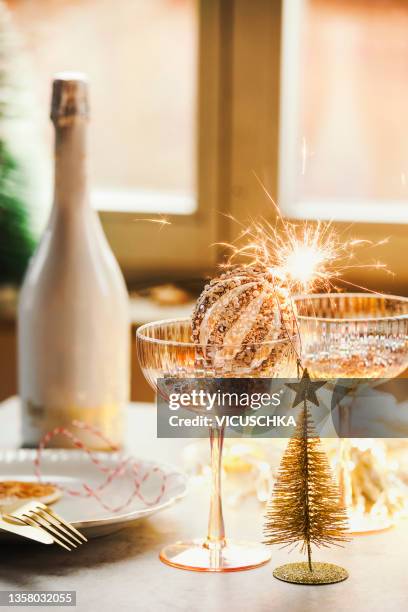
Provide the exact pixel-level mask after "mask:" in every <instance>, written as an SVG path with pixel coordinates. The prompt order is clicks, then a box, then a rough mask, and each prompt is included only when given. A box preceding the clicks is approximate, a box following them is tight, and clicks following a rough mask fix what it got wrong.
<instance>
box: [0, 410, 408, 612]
mask: <svg viewBox="0 0 408 612" xmlns="http://www.w3.org/2000/svg"><path fill="white" fill-rule="evenodd" d="M128 416H129V425H128V428H127V435H128V439H127V446H128V448H129V450H131V451H132V452H133V453H134V454H135V455H139V456H141V457H144V458H149V459H156V460H161V461H167V462H171V463H173V464H177V463H178V464H179V465H181V447H182V446H183V445H184V444H185V442H186V441H183V440H158V439H157V438H156V421H155V408H154V406H153V405H148V404H131V405H130V406H129V410H128ZM19 418H20V415H19V405H18V400H17V399H16V398H13V399H10V400H8V401H7V402H4V403H3V404H0V448H13V447H17V446H18V444H19ZM207 509H208V491H207V490H206V487H204V486H203V485H201V486H192V488H191V490H190V492H189V494H188V495H187V497H186V498H185V499H184V500H182V501H180V502H179V503H178V504H176V505H175V506H173V507H171V508H169V509H167V510H165V511H163V512H162V513H159V514H157V515H155V516H153V517H151V518H149V519H145V520H143V521H139V522H136V523H135V524H134V525H133V526H131V527H128V528H126V529H123V530H122V531H120V532H117V533H115V534H112V535H109V536H105V537H101V538H98V539H94V540H92V541H90V542H89V543H88V544H87V545H85V546H83V547H81V548H80V549H78V550H77V551H75V552H71V553H69V552H65V551H63V550H62V549H60V548H54V547H52V548H51V547H42V546H40V545H37V544H31V543H25V542H22V543H19V544H15V543H13V544H12V545H11V544H6V543H3V544H2V546H1V549H0V564H1V568H2V569H1V572H0V590H9V589H13V590H30V589H32V590H47V589H48V590H76V592H77V608H76V609H77V610H81V611H82V610H83V611H87V612H93V611H102V612H104V611H105V610H107V611H108V610H109V611H110V610H118V611H122V610H124V611H126V610H132V611H135V610H136V611H139V610H143V611H145V610H146V611H149V612H150V611H151V612H161V611H167V610H175V611H177V610H180V611H184V610H188V611H194V612H195V611H197V612H200V611H205V612H212V611H214V612H218V611H224V610H234V611H237V612H241V611H245V612H247V611H258V610H260V611H263V610H265V611H268V612H269V611H274V612H281V611H282V612H286V611H288V612H312V611H317V610H318V611H319V612H345V611H346V610H347V611H348V610H352V611H353V612H380V611H381V612H383V611H384V610H390V611H392V612H404V611H406V610H408V580H407V567H408V521H405V522H402V523H400V524H399V525H398V526H397V527H395V528H394V529H392V530H390V531H387V532H383V533H379V534H376V535H366V536H359V537H355V538H354V539H353V540H352V541H351V542H350V543H349V544H347V546H346V547H345V548H331V549H327V550H323V551H320V552H318V553H316V554H315V559H316V560H323V561H330V562H334V563H338V564H340V565H343V566H344V567H346V568H347V569H348V571H349V573H350V577H349V579H348V580H346V581H345V582H342V583H339V584H335V585H328V586H301V585H291V584H286V583H284V582H280V581H278V580H276V579H274V578H273V576H272V570H273V568H274V567H275V566H277V565H280V564H282V563H287V562H289V561H296V560H298V559H299V558H300V555H299V554H298V553H297V552H292V553H291V554H290V555H289V554H288V552H287V551H286V550H282V549H279V548H276V549H274V551H273V556H272V560H271V562H270V563H269V564H268V565H265V566H263V567H261V568H258V569H255V570H250V571H245V572H235V573H227V574H205V573H196V572H188V571H183V570H176V569H173V568H170V567H168V566H166V565H164V564H162V563H161V562H160V561H159V559H158V552H159V550H160V548H161V547H162V546H163V545H164V544H166V543H170V542H172V541H175V540H178V539H182V538H191V536H193V537H196V536H202V535H205V530H206V522H207ZM225 515H226V516H225V518H226V527H227V531H228V535H230V536H231V537H239V538H241V539H248V538H260V536H261V527H262V509H261V508H258V507H252V506H251V507H247V505H245V504H244V505H243V507H242V508H240V511H237V509H233V508H229V507H227V508H226V512H225ZM40 609H42V608H40ZM68 609H69V608H68Z"/></svg>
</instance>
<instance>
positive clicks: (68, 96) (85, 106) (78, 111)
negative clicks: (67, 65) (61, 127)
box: [51, 72, 89, 124]
mask: <svg viewBox="0 0 408 612" xmlns="http://www.w3.org/2000/svg"><path fill="white" fill-rule="evenodd" d="M78 116H79V117H85V118H88V117H89V100H88V80H87V77H86V76H85V75H84V74H82V73H78V72H61V73H59V74H56V75H55V77H54V81H53V85H52V101H51V119H52V120H53V121H54V122H55V123H60V124H62V123H69V122H70V121H71V120H72V119H74V117H78Z"/></svg>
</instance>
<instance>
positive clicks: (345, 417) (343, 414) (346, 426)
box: [338, 405, 353, 512]
mask: <svg viewBox="0 0 408 612" xmlns="http://www.w3.org/2000/svg"><path fill="white" fill-rule="evenodd" d="M339 409H340V435H341V438H340V460H339V476H338V478H339V485H340V494H341V501H342V503H343V505H344V506H345V508H346V509H347V511H348V512H350V511H351V507H352V503H353V493H352V484H351V474H350V453H351V443H350V439H349V437H348V436H349V435H350V418H351V414H350V406H348V405H340V406H339Z"/></svg>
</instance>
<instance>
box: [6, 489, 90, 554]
mask: <svg viewBox="0 0 408 612" xmlns="http://www.w3.org/2000/svg"><path fill="white" fill-rule="evenodd" d="M3 518H4V519H6V520H7V519H9V520H13V519H14V520H15V519H18V520H20V521H22V522H23V523H24V524H25V525H30V526H31V527H36V528H39V529H42V530H43V531H45V532H46V533H48V534H49V535H50V536H51V537H52V539H53V540H54V542H55V544H58V545H59V546H62V548H65V549H66V550H72V548H77V547H78V546H80V545H81V544H83V543H84V542H87V541H88V540H87V539H86V537H85V536H84V535H83V534H82V533H81V532H80V531H78V529H76V528H75V527H74V526H73V525H71V523H68V522H67V521H65V520H64V519H63V518H62V517H61V516H59V515H58V514H57V513H56V512H55V511H54V510H52V509H51V508H49V507H48V506H46V505H45V504H43V503H41V502H36V501H30V502H27V503H26V504H24V505H23V506H20V507H19V508H17V509H15V510H13V511H12V512H9V513H8V514H4V515H3Z"/></svg>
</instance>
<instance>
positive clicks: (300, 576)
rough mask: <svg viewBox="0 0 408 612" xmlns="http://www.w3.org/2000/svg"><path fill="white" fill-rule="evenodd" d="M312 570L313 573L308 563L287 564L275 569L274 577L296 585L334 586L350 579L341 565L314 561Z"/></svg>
mask: <svg viewBox="0 0 408 612" xmlns="http://www.w3.org/2000/svg"><path fill="white" fill-rule="evenodd" d="M312 568H313V571H312V572H311V571H310V569H309V564H308V563H307V562H306V561H305V562H302V563H287V564H286V565H281V566H280V567H277V568H276V569H274V570H273V575H274V576H275V578H278V580H283V581H284V582H292V583H295V584H333V583H335V582H342V580H346V579H347V578H348V572H347V570H345V569H344V568H343V567H340V566H339V565H333V563H318V562H313V561H312Z"/></svg>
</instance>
